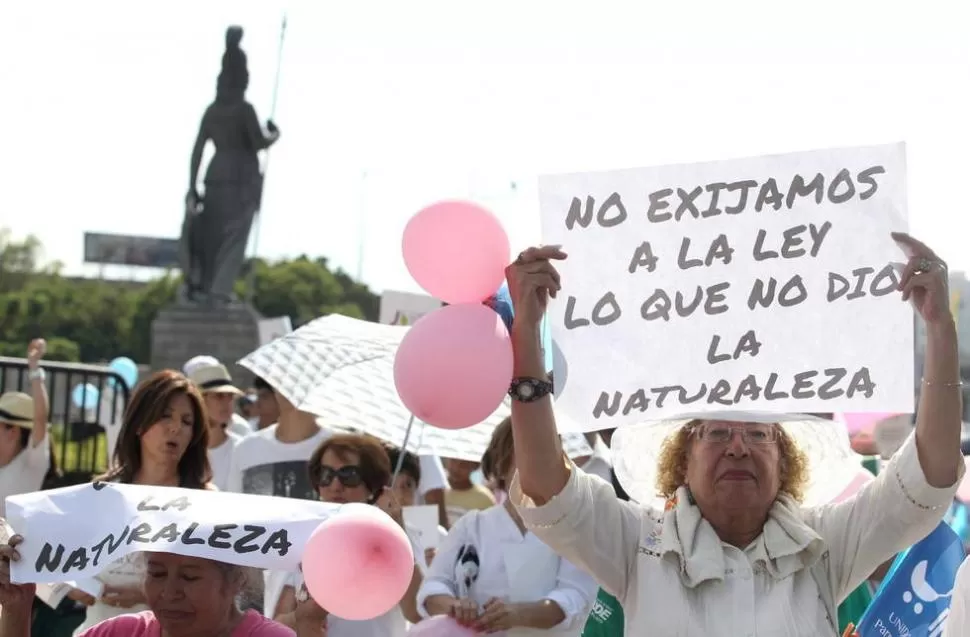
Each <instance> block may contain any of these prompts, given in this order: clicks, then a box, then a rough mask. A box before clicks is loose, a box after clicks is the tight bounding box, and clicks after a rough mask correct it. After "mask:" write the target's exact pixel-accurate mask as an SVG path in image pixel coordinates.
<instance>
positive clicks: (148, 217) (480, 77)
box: [0, 0, 970, 291]
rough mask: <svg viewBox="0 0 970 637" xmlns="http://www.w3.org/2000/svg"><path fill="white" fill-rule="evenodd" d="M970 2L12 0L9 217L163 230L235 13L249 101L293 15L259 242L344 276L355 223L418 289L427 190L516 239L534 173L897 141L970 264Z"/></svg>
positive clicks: (927, 216)
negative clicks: (408, 236)
mask: <svg viewBox="0 0 970 637" xmlns="http://www.w3.org/2000/svg"><path fill="white" fill-rule="evenodd" d="M961 4H962V5H963V6H961ZM149 6H151V7H152V8H151V9H148V8H147V7H149ZM570 6H576V7H579V8H575V9H574V8H569V7H570ZM965 7H966V3H965V2H963V3H960V2H931V1H927V0H923V1H922V2H919V3H915V2H898V3H893V2H885V1H883V2H869V1H859V0H853V1H852V2H845V0H841V1H839V2H831V1H818V0H810V1H806V2H798V3H795V2H777V1H773V2H744V1H738V0H733V1H732V2H723V1H722V2H717V3H715V2H676V3H674V2H655V1H652V0H651V1H644V0H640V1H637V2H622V3H621V2H606V1H604V0H597V1H596V2H584V3H578V2H576V3H574V4H573V5H570V4H569V3H565V2H545V1H539V0H528V1H527V2H523V1H522V0H518V1H515V2H513V1H505V0H500V1H495V0H493V1H490V2H487V3H472V2H467V1H464V0H449V1H447V2H426V1H420V0H412V1H409V2H399V1H388V2H367V1H362V0H360V1H354V2H335V1H322V0H310V1H308V2H285V1H278V2H274V1H271V0H259V1H258V2H241V1H239V0H233V1H231V2H228V1H227V2H216V1H211V0H205V1H200V0H194V1H192V2H187V1H170V2H166V3H162V4H158V3H152V4H151V5H149V4H148V3H142V2H99V1H97V0H87V1H85V2H67V1H65V2H19V3H14V2H5V3H2V4H0V54H2V60H3V62H2V64H0V86H2V89H0V116H2V120H3V122H4V135H3V140H4V144H3V150H4V153H3V155H2V158H0V169H2V171H0V179H2V180H3V182H2V183H3V192H4V197H3V200H2V204H0V226H9V227H11V228H12V229H13V230H14V232H15V233H16V234H17V235H24V234H27V233H34V234H37V235H39V236H40V238H41V239H42V240H43V242H44V244H45V246H46V248H47V252H46V256H47V257H48V258H51V259H59V260H61V261H64V262H65V263H66V264H67V265H68V267H69V270H70V271H72V272H85V273H88V274H95V273H96V272H97V269H96V268H95V267H94V266H82V264H81V258H82V235H83V233H84V232H85V231H99V232H117V233H126V234H147V235H156V236H170V237H175V236H176V235H177V233H178V231H179V227H180V224H181V219H182V198H183V196H184V194H185V191H186V188H187V185H188V168H189V154H190V151H191V146H192V142H193V140H194V136H195V133H196V130H197V127H198V122H199V118H200V116H201V114H202V111H203V109H204V108H205V106H206V105H207V104H208V103H209V102H210V101H211V99H212V98H213V95H214V88H215V78H216V74H217V73H218V69H219V61H220V57H221V54H222V49H223V43H224V39H223V34H224V29H225V27H226V26H227V25H228V24H230V23H238V24H241V25H242V26H243V27H245V29H246V35H245V38H244V40H243V45H244V48H245V50H246V52H247V54H248V56H249V62H250V73H251V76H252V84H251V89H250V91H249V94H248V97H249V100H250V101H251V102H252V103H253V104H254V106H255V107H256V109H257V111H258V112H259V114H260V117H261V118H263V119H265V118H266V117H267V116H269V114H270V113H269V111H270V105H271V101H272V99H271V95H272V86H273V78H274V74H275V69H276V57H277V47H278V43H279V30H280V21H281V18H282V16H283V14H284V12H285V13H287V14H288V18H289V25H288V30H287V32H286V39H285V47H284V52H283V65H282V75H281V82H280V94H279V105H278V109H277V113H276V116H275V119H276V121H277V123H278V124H279V126H280V129H281V130H282V134H283V137H282V139H281V141H280V143H279V144H278V145H277V146H276V147H275V148H274V149H273V152H272V160H271V165H270V167H269V174H268V176H267V185H266V193H265V199H264V205H263V217H262V223H261V225H260V232H259V253H260V254H261V255H262V256H267V257H283V256H292V255H297V254H300V253H309V254H311V255H324V256H327V257H329V258H330V259H331V261H332V263H335V264H337V265H340V266H342V267H344V268H345V269H346V270H348V271H349V272H351V273H352V274H353V273H355V272H356V271H357V267H358V259H359V257H360V253H359V251H358V246H359V245H361V238H362V237H363V243H364V245H365V249H364V252H363V277H364V280H365V281H366V282H368V283H369V284H371V285H372V286H374V287H375V288H377V289H384V288H393V289H400V290H411V291H417V286H416V284H415V283H414V282H413V281H412V280H411V278H410V276H409V275H408V273H407V271H406V270H405V269H404V266H403V261H402V258H401V250H400V236H401V231H402V229H403V226H404V224H405V223H406V221H407V220H408V218H409V217H410V216H411V215H412V214H413V213H414V212H415V211H416V210H417V209H419V208H420V207H421V206H422V205H424V204H427V203H431V202H433V201H434V200H436V199H439V198H443V197H449V196H472V197H474V198H476V199H478V200H479V201H481V202H483V203H485V204H487V205H489V206H491V207H492V208H493V209H494V210H495V212H496V213H497V214H498V215H500V217H501V218H502V220H503V222H504V223H505V227H506V228H507V231H508V233H509V235H510V237H511V239H512V243H513V251H517V250H518V249H521V248H522V247H524V246H525V245H526V244H528V243H530V242H538V241H539V219H538V213H537V211H536V210H537V204H536V193H535V176H536V174H539V173H543V172H553V171H561V170H569V171H573V170H584V169H591V168H596V169H604V168H625V167H631V166H645V165H654V164H662V163H670V162H685V161H702V160H713V159H725V158H730V157H739V156H747V155H756V154H763V153H775V152H787V151H795V150H805V149H813V148H824V147H830V146H849V145H856V144H870V143H885V142H893V141H899V140H904V141H906V142H907V143H908V152H909V155H908V163H909V169H910V173H909V177H910V184H909V188H910V206H909V210H910V223H911V227H912V230H913V232H914V233H915V234H917V235H918V236H920V237H923V238H925V239H926V240H927V242H929V243H930V244H931V245H933V246H934V247H936V248H937V250H938V251H939V252H941V253H942V254H943V255H944V256H945V257H946V258H947V259H949V260H950V262H951V265H952V267H954V268H955V269H970V251H968V250H967V249H966V240H967V239H966V232H965V230H966V228H967V226H968V223H967V221H966V216H967V214H968V212H970V211H968V209H967V202H966V200H965V199H964V198H963V196H962V194H960V193H961V192H962V190H963V188H965V187H966V184H967V183H968V180H967V172H968V171H967V168H968V164H970V162H968V160H967V151H966V149H967V147H968V142H970V132H968V127H967V126H966V121H967V114H968V113H970V93H968V90H967V82H968V80H970V41H968V39H967V37H966V33H965V26H966V24H967V23H968V21H967V17H968V15H967V14H968V12H970V11H968V9H967V8H965ZM365 173H366V177H364V175H365ZM511 181H516V182H517V183H518V184H519V188H518V189H517V190H516V191H514V192H513V191H511V190H510V189H509V188H508V184H509V183H510V182H511ZM145 274H151V273H143V274H142V275H141V276H144V275H145ZM107 275H108V276H128V275H129V271H128V270H126V269H120V270H108V271H107Z"/></svg>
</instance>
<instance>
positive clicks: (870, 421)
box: [842, 412, 901, 436]
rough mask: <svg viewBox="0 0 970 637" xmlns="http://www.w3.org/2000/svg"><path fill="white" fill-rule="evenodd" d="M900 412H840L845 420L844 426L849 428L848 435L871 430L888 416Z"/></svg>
mask: <svg viewBox="0 0 970 637" xmlns="http://www.w3.org/2000/svg"><path fill="white" fill-rule="evenodd" d="M899 415H901V414H895V413H878V412H877V413H852V414H849V413H845V414H842V420H844V421H845V427H846V429H848V430H849V435H850V436H851V435H853V434H856V433H859V432H860V431H872V430H873V428H874V427H875V426H876V425H877V424H879V423H880V422H882V421H883V420H886V419H888V418H892V417H894V416H899Z"/></svg>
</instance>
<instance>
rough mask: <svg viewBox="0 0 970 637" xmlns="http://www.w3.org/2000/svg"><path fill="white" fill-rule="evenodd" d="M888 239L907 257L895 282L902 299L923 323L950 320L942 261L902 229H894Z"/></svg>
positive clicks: (946, 280)
mask: <svg viewBox="0 0 970 637" xmlns="http://www.w3.org/2000/svg"><path fill="white" fill-rule="evenodd" d="M892 238H893V240H894V241H895V242H896V243H898V244H899V246H900V247H901V248H902V249H903V251H904V252H905V253H906V256H908V257H909V261H908V262H907V263H906V267H905V268H904V269H903V272H902V276H901V277H900V282H899V289H900V290H902V293H903V300H904V301H910V302H912V304H913V307H915V308H916V311H917V312H919V315H920V316H921V317H922V318H923V321H924V322H925V323H926V324H927V325H932V324H935V323H941V322H945V321H952V320H953V316H952V314H951V313H950V284H949V279H948V271H947V267H946V263H945V262H944V261H943V260H942V259H940V258H939V257H938V256H936V253H935V252H933V251H932V250H931V249H930V248H928V247H927V246H926V244H924V243H922V242H921V241H918V240H917V239H914V238H913V237H911V236H909V235H908V234H906V233H905V232H894V233H892Z"/></svg>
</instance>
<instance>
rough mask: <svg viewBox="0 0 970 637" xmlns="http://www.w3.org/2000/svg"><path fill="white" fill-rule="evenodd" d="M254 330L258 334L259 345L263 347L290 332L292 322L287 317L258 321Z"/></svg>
mask: <svg viewBox="0 0 970 637" xmlns="http://www.w3.org/2000/svg"><path fill="white" fill-rule="evenodd" d="M256 330H257V331H258V332H259V344H260V346H263V345H266V344H267V343H272V342H273V341H275V340H276V339H278V338H281V337H283V336H286V335H287V334H289V333H290V332H292V331H293V322H292V321H291V320H290V317H289V316H277V317H275V318H266V319H260V320H259V321H257V322H256Z"/></svg>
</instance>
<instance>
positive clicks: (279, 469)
mask: <svg viewBox="0 0 970 637" xmlns="http://www.w3.org/2000/svg"><path fill="white" fill-rule="evenodd" d="M277 427H279V425H271V426H269V427H267V428H266V429H261V430H260V431H256V432H253V433H251V434H249V435H248V436H246V437H245V438H243V439H242V440H240V441H239V442H238V443H237V444H236V447H235V448H234V449H233V451H232V461H231V462H230V467H229V480H228V482H227V485H226V491H234V492H236V493H251V494H256V495H275V496H281V497H285V498H302V499H304V500H316V499H317V492H316V490H315V489H314V488H313V486H312V485H311V484H310V477H309V475H307V462H308V461H309V460H310V456H311V455H313V451H314V450H315V449H316V448H317V446H318V445H319V444H320V443H321V442H323V441H324V440H326V439H327V438H329V437H330V436H331V432H330V431H329V430H328V429H320V431H318V432H317V433H315V434H314V435H313V436H311V437H310V438H307V439H306V440H303V441H300V442H280V441H279V440H278V439H277V438H276V428H277Z"/></svg>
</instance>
